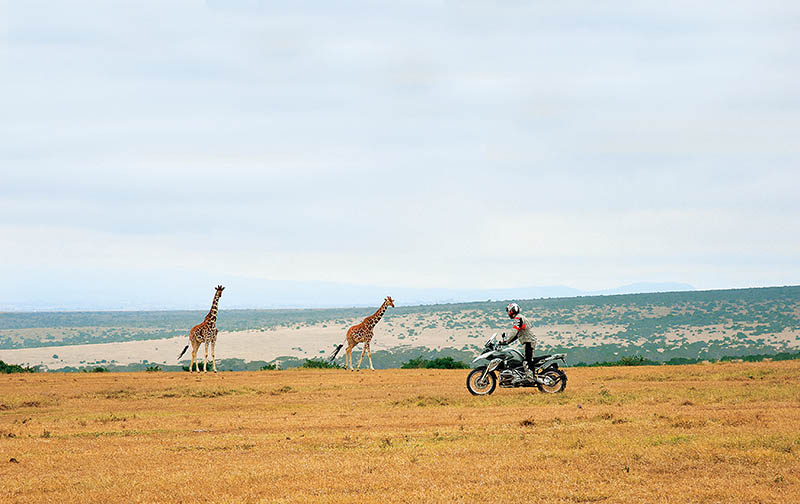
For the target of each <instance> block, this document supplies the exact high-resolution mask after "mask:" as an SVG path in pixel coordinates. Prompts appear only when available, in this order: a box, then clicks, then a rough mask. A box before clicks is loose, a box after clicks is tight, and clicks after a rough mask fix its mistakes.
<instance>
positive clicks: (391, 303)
mask: <svg viewBox="0 0 800 504" xmlns="http://www.w3.org/2000/svg"><path fill="white" fill-rule="evenodd" d="M384 302H385V303H386V304H387V305H389V306H391V307H392V308H394V299H392V296H386V299H385V301H384Z"/></svg>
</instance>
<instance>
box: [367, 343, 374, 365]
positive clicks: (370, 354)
mask: <svg viewBox="0 0 800 504" xmlns="http://www.w3.org/2000/svg"><path fill="white" fill-rule="evenodd" d="M367 357H369V368H370V369H371V370H373V371H375V368H374V367H372V350H370V348H369V343H367Z"/></svg>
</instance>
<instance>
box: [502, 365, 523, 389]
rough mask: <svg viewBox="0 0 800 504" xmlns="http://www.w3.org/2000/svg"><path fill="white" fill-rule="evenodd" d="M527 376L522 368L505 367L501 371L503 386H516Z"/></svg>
mask: <svg viewBox="0 0 800 504" xmlns="http://www.w3.org/2000/svg"><path fill="white" fill-rule="evenodd" d="M524 378H525V375H524V374H523V373H522V371H521V370H520V369H504V370H502V371H500V383H498V385H500V386H501V387H516V386H519V383H520V382H521V381H522V380H523V379H524Z"/></svg>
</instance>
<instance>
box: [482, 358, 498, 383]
mask: <svg viewBox="0 0 800 504" xmlns="http://www.w3.org/2000/svg"><path fill="white" fill-rule="evenodd" d="M501 362H503V359H492V362H490V363H489V365H488V366H486V369H484V370H483V374H482V375H481V383H483V382H484V381H485V380H486V377H487V376H489V373H491V372H492V371H494V370H495V369H497V366H499V365H500V363H501Z"/></svg>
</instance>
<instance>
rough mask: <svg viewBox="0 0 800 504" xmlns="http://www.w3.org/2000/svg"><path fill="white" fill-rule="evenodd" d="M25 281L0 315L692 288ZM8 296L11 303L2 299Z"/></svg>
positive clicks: (168, 276) (112, 278)
mask: <svg viewBox="0 0 800 504" xmlns="http://www.w3.org/2000/svg"><path fill="white" fill-rule="evenodd" d="M30 276H31V278H26V279H25V281H17V282H14V281H13V280H12V285H11V287H12V288H6V289H4V292H3V293H0V296H2V297H0V311H62V310H67V311H75V310H180V309H205V308H207V307H208V305H209V303H210V299H211V297H212V295H213V286H214V285H216V284H218V283H221V284H223V285H225V286H226V290H225V293H224V295H223V299H222V306H223V307H224V308H225V309H235V308H339V307H354V306H374V305H377V304H379V303H380V301H381V300H382V299H383V298H384V297H385V296H387V295H391V296H392V297H394V298H395V300H396V302H397V303H399V304H402V305H405V306H409V305H419V304H437V303H458V302H466V301H486V300H506V299H508V300H511V299H537V298H552V297H575V296H589V295H611V294H635V293H645V292H674V291H691V290H694V287H692V286H691V285H689V284H685V283H675V282H661V283H650V282H641V283H634V284H629V285H624V286H621V287H616V288H613V289H605V290H599V291H583V290H580V289H575V288H572V287H566V286H561V285H551V286H533V287H513V288H503V289H445V288H441V289H439V288H433V289H424V288H408V287H390V286H389V287H387V286H364V285H351V284H342V283H332V282H296V281H281V280H262V279H253V278H241V277H228V278H198V276H196V275H189V274H180V273H176V272H164V273H163V274H131V275H130V276H127V275H126V276H124V277H123V276H121V275H119V274H107V275H99V274H92V275H88V274H80V273H74V274H72V275H67V276H64V275H60V276H59V275H52V274H50V275H45V274H41V275H37V274H33V275H30ZM40 276H41V278H38V277H40ZM14 284H18V285H14ZM43 286H46V287H43ZM9 294H13V296H14V297H13V298H10V297H8V296H9Z"/></svg>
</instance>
